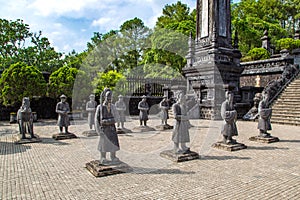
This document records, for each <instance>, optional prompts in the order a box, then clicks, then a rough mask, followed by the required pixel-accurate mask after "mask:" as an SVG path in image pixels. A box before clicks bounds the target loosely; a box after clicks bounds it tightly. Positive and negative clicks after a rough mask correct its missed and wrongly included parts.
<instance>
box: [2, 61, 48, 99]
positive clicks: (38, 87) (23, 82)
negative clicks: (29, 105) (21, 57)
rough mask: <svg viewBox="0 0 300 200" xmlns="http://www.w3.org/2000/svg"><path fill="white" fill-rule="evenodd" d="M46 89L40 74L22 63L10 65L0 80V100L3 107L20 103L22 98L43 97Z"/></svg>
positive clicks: (35, 69)
mask: <svg viewBox="0 0 300 200" xmlns="http://www.w3.org/2000/svg"><path fill="white" fill-rule="evenodd" d="M46 88H47V84H46V81H45V79H44V77H43V74H42V72H40V71H39V70H38V69H37V68H36V67H33V66H28V65H26V64H25V63H23V62H18V63H16V64H12V65H10V67H9V68H7V69H5V70H4V72H3V74H2V76H1V78H0V98H1V100H2V101H3V104H4V105H13V104H15V103H18V102H21V100H22V98H23V97H29V98H32V97H34V96H45V94H46Z"/></svg>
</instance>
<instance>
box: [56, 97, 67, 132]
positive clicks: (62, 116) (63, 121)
mask: <svg viewBox="0 0 300 200" xmlns="http://www.w3.org/2000/svg"><path fill="white" fill-rule="evenodd" d="M66 100H67V97H66V95H64V94H63V95H61V96H60V102H58V103H57V105H56V113H58V121H57V125H58V126H59V132H60V133H63V127H65V134H69V131H68V127H69V126H70V119H69V116H68V113H69V112H70V106H69V104H68V102H66Z"/></svg>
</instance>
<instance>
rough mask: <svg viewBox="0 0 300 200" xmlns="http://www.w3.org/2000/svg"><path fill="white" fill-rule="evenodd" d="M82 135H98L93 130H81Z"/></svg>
mask: <svg viewBox="0 0 300 200" xmlns="http://www.w3.org/2000/svg"><path fill="white" fill-rule="evenodd" d="M82 135H84V136H86V137H92V136H99V135H98V133H97V132H96V131H95V130H88V131H83V132H82Z"/></svg>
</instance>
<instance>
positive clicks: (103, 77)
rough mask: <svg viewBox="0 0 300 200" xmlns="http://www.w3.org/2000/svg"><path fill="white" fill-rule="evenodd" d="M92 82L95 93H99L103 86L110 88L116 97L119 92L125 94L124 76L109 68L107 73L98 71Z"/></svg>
mask: <svg viewBox="0 0 300 200" xmlns="http://www.w3.org/2000/svg"><path fill="white" fill-rule="evenodd" d="M92 84H93V86H94V88H95V90H94V92H95V94H97V95H100V94H101V92H102V91H103V90H104V88H110V89H111V90H112V91H114V96H115V97H117V96H118V95H119V94H123V95H124V94H125V90H124V86H125V84H126V78H125V76H123V75H122V74H121V73H119V72H117V71H116V70H110V71H108V72H107V73H105V72H100V73H98V74H97V77H96V78H95V79H94V81H93V83H92Z"/></svg>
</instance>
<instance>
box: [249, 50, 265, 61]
mask: <svg viewBox="0 0 300 200" xmlns="http://www.w3.org/2000/svg"><path fill="white" fill-rule="evenodd" d="M247 56H249V57H251V60H264V59H268V58H270V56H271V55H270V52H269V51H268V50H266V49H265V48H253V49H251V50H250V51H249V52H248V54H247Z"/></svg>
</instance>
